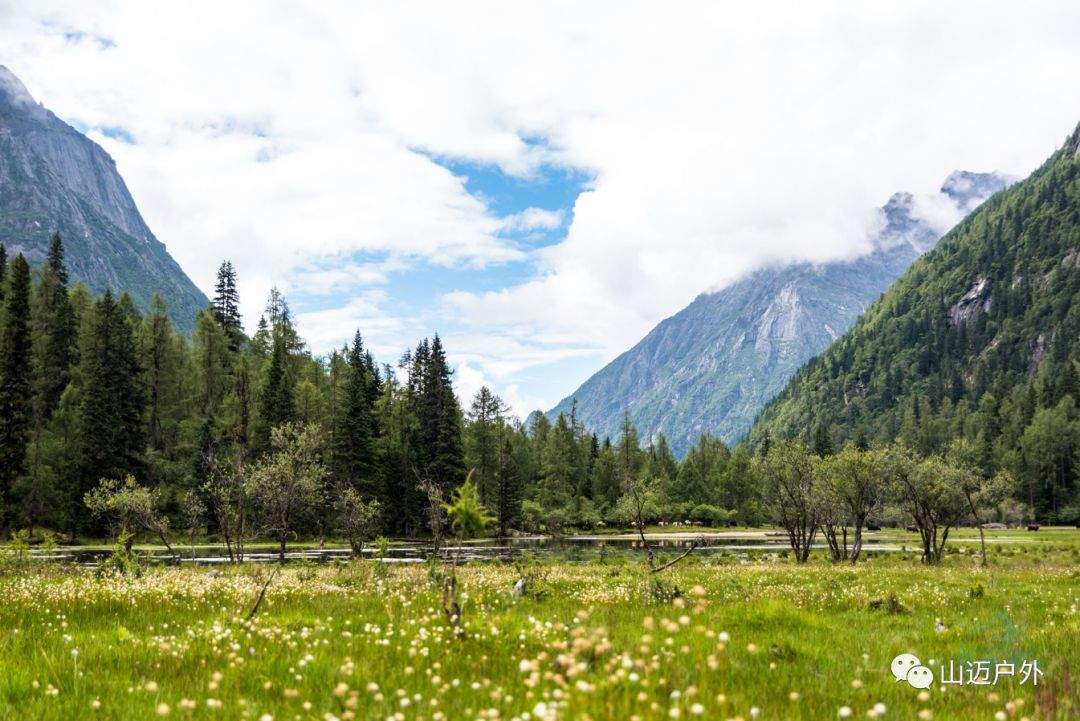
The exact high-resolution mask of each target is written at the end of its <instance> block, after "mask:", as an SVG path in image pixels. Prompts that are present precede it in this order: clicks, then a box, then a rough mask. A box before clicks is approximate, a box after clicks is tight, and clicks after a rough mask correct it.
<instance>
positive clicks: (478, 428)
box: [465, 386, 509, 503]
mask: <svg viewBox="0 0 1080 721" xmlns="http://www.w3.org/2000/svg"><path fill="white" fill-rule="evenodd" d="M508 410H509V409H508V408H507V407H506V406H505V405H504V404H503V402H502V399H501V398H499V397H498V396H497V395H495V394H494V393H492V392H491V389H490V388H488V387H487V386H483V387H481V388H480V390H478V391H477V392H476V396H475V397H474V398H473V401H472V405H471V406H470V407H469V412H468V419H469V424H468V426H467V428H466V432H465V441H466V458H467V460H468V465H469V467H470V468H471V469H472V470H473V480H474V481H475V482H476V485H477V488H479V489H480V500H482V501H483V502H484V503H491V502H492V501H493V500H494V499H495V495H496V491H495V476H496V473H497V471H498V461H497V455H498V453H499V452H500V451H501V442H500V439H499V435H500V428H501V426H502V424H503V422H504V417H505V414H506V413H507V412H508Z"/></svg>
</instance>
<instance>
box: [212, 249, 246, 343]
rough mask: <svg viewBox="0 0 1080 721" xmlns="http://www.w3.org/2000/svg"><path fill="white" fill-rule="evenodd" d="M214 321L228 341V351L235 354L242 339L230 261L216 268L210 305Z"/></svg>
mask: <svg viewBox="0 0 1080 721" xmlns="http://www.w3.org/2000/svg"><path fill="white" fill-rule="evenodd" d="M211 307H212V308H213V311H214V319H215V320H216V321H217V322H218V325H219V326H221V329H222V330H223V331H225V335H226V336H227V337H228V339H229V350H230V351H232V352H233V353H236V352H237V351H239V350H240V344H241V342H242V340H243V337H244V328H243V324H242V322H241V319H240V293H239V292H238V291H237V289H236V269H235V268H233V264H232V262H231V261H228V260H226V261H223V262H222V264H221V267H219V268H218V273H217V285H215V286H214V300H213V302H212V303H211Z"/></svg>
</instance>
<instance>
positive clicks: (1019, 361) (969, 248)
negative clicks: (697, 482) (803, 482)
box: [749, 126, 1080, 521]
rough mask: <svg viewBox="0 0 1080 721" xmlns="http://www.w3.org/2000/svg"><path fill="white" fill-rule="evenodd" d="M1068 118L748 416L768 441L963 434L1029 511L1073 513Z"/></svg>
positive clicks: (1078, 193)
mask: <svg viewBox="0 0 1080 721" xmlns="http://www.w3.org/2000/svg"><path fill="white" fill-rule="evenodd" d="M1078 362H1080V126H1078V127H1077V129H1076V131H1074V132H1073V134H1072V135H1071V136H1070V137H1069V139H1068V140H1067V141H1066V144H1065V146H1064V147H1063V148H1062V149H1061V150H1059V151H1058V152H1056V153H1055V154H1054V155H1053V156H1051V157H1050V158H1049V159H1048V160H1047V161H1046V162H1045V163H1044V164H1043V166H1042V167H1041V168H1039V169H1038V170H1037V171H1035V172H1034V173H1033V174H1032V175H1031V176H1030V177H1029V178H1027V179H1026V180H1024V181H1023V182H1021V183H1018V184H1016V185H1014V186H1013V187H1012V188H1010V189H1009V190H1007V191H1005V192H1002V193H999V194H997V195H996V196H994V197H993V198H991V199H990V200H989V201H987V202H986V203H984V204H983V205H982V206H981V207H980V208H979V209H978V210H976V211H975V212H973V213H972V214H971V215H969V216H968V217H967V218H966V219H965V220H964V221H962V222H961V223H960V224H959V225H958V226H957V227H956V228H954V229H953V230H952V231H950V232H949V233H948V234H947V235H946V236H945V237H944V238H943V239H942V240H941V241H940V242H939V243H938V245H937V247H936V248H935V249H934V250H932V251H931V252H929V253H927V254H926V255H924V256H923V257H922V258H920V259H919V260H918V261H916V262H915V264H914V265H913V266H912V267H911V268H910V269H909V270H908V271H907V272H906V273H905V274H904V275H903V276H902V277H901V278H900V279H899V280H898V281H897V282H896V283H895V284H894V285H893V286H892V287H891V288H890V289H889V290H888V292H887V293H886V294H885V295H884V296H883V297H882V298H881V299H880V300H878V301H876V302H875V303H874V304H872V305H871V306H870V307H869V308H868V309H867V311H866V312H865V313H864V314H863V315H862V317H861V318H860V319H859V320H858V322H857V323H856V324H855V326H854V327H853V328H852V329H851V330H850V331H849V332H847V333H846V334H844V335H843V336H842V337H841V338H840V339H839V340H837V341H836V342H835V343H834V344H832V345H831V346H830V347H829V348H828V350H826V351H825V352H824V353H822V354H821V355H820V356H818V357H817V358H815V359H813V360H811V361H810V362H809V363H808V364H807V365H806V366H804V367H803V368H802V369H801V370H800V371H799V372H798V373H797V374H796V376H795V377H794V378H793V379H792V381H791V382H790V383H789V384H788V386H787V387H786V388H785V390H784V391H783V392H782V393H780V395H779V396H777V397H776V398H775V399H774V400H773V401H772V402H771V403H770V404H769V405H768V406H767V407H766V408H765V410H764V411H763V412H762V413H761V415H760V417H759V418H758V420H757V422H756V423H755V425H754V426H753V427H752V428H751V430H750V432H749V439H750V442H751V444H753V445H760V444H761V443H762V442H763V441H764V440H765V439H766V438H767V437H768V438H778V437H788V436H798V437H801V438H804V439H806V440H810V439H811V438H812V437H813V436H815V435H816V434H817V433H819V432H820V429H824V430H827V431H828V432H829V433H830V434H831V436H832V441H833V443H834V444H839V443H842V442H845V441H848V440H860V441H863V440H865V441H887V440H893V439H900V440H902V441H905V442H908V443H910V444H911V445H912V446H914V447H916V448H917V449H918V450H920V451H922V452H924V453H932V452H936V451H939V450H941V449H942V448H944V446H946V445H947V444H948V443H950V442H951V441H952V440H953V439H955V438H959V437H962V438H965V439H967V440H968V441H970V443H971V448H972V449H973V452H974V453H977V455H978V463H979V464H980V465H981V466H982V468H983V469H984V470H985V471H986V472H987V473H990V472H993V471H995V470H996V469H998V468H1008V469H1010V470H1012V471H1013V472H1014V473H1015V474H1016V475H1017V476H1018V478H1020V479H1021V482H1022V486H1023V490H1022V493H1021V495H1022V497H1023V500H1025V501H1027V502H1030V503H1032V504H1033V505H1034V506H1035V507H1036V508H1037V510H1038V512H1039V514H1040V517H1044V518H1047V519H1049V520H1060V521H1072V520H1074V517H1076V516H1080V509H1078V508H1077V505H1078V502H1077V489H1078V487H1080V482H1078V478H1077V476H1078V475H1080V420H1078V418H1080V414H1078V412H1077V400H1078V399H1080V392H1078V386H1080V384H1078V381H1077V377H1078V370H1080V368H1078Z"/></svg>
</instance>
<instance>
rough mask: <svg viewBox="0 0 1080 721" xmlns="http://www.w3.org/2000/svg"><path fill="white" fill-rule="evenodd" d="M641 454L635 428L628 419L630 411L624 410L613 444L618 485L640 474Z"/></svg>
mask: <svg viewBox="0 0 1080 721" xmlns="http://www.w3.org/2000/svg"><path fill="white" fill-rule="evenodd" d="M642 455H643V454H642V452H641V445H640V443H639V442H638V434H637V428H635V427H634V422H633V421H632V420H631V419H630V412H629V411H624V412H623V419H622V423H621V424H620V425H619V442H618V443H617V444H616V446H615V457H616V458H617V459H618V474H619V484H620V487H625V486H626V485H627V484H628V483H631V482H632V481H634V480H636V479H637V478H638V477H639V476H640V475H641V469H642V460H643V459H642Z"/></svg>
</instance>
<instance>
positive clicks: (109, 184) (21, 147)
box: [0, 65, 208, 330]
mask: <svg viewBox="0 0 1080 721" xmlns="http://www.w3.org/2000/svg"><path fill="white" fill-rule="evenodd" d="M54 232H59V233H60V234H61V236H62V237H63V239H64V246H65V248H66V250H67V263H68V269H69V271H70V273H71V277H72V280H77V281H82V282H83V283H85V284H86V285H87V286H88V287H89V288H90V289H91V290H92V291H94V292H101V291H104V290H105V289H107V288H108V289H112V290H113V291H114V292H121V291H126V292H127V293H129V294H130V295H131V297H132V299H133V300H134V301H135V303H136V305H137V306H138V307H139V308H141V309H143V310H146V309H148V308H149V307H150V300H151V299H152V298H153V296H154V294H155V293H157V294H160V295H161V296H162V297H163V298H164V299H165V301H166V303H167V304H168V307H169V315H170V317H171V318H172V320H173V322H174V323H176V325H178V326H179V327H181V328H183V329H185V330H191V328H192V324H193V321H194V318H195V314H196V313H197V312H198V311H199V310H202V309H203V308H205V307H206V305H207V302H208V301H207V298H206V296H205V295H203V293H202V291H200V290H199V289H198V288H197V287H196V286H195V284H194V283H192V282H191V280H190V279H189V278H188V277H187V275H185V274H184V271H183V270H182V269H181V268H180V266H179V265H177V263H176V261H175V260H173V258H172V257H171V256H170V255H169V253H168V251H166V249H165V246H164V245H163V244H162V243H161V242H160V241H159V240H158V239H157V238H155V237H154V234H153V233H152V232H151V231H150V228H149V227H147V225H146V223H145V222H144V221H143V218H142V216H141V215H140V214H139V210H138V208H136V207H135V201H134V200H133V199H132V197H131V194H130V193H129V192H128V189H127V186H126V185H125V184H124V180H123V178H121V177H120V174H119V173H118V172H117V170H116V163H115V162H113V159H112V158H111V157H109V154H108V153H106V152H105V151H104V150H102V149H101V147H100V146H98V145H97V144H96V143H94V142H93V141H91V140H90V139H88V138H87V137H86V136H84V135H83V134H81V133H79V132H78V131H77V130H75V129H74V128H72V127H71V126H70V125H68V124H67V123H65V122H63V121H62V120H60V119H59V118H57V117H56V116H55V115H54V114H53V113H51V112H50V111H49V110H47V109H45V108H44V107H42V106H41V105H39V104H38V103H36V102H35V101H34V99H33V98H32V97H31V96H30V93H29V92H27V90H26V88H25V87H24V86H23V84H22V83H21V82H20V81H19V79H18V78H16V77H15V75H13V74H12V73H11V72H10V71H9V70H8V69H7V68H5V67H3V66H2V65H0V243H2V244H4V245H5V246H6V247H7V250H8V253H9V254H10V255H11V256H14V255H16V254H18V253H22V254H23V255H25V256H26V258H27V260H29V261H30V262H31V263H33V264H38V263H41V262H42V261H43V260H44V259H45V256H46V254H47V252H48V250H49V241H50V238H51V237H52V234H53V233H54Z"/></svg>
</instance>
